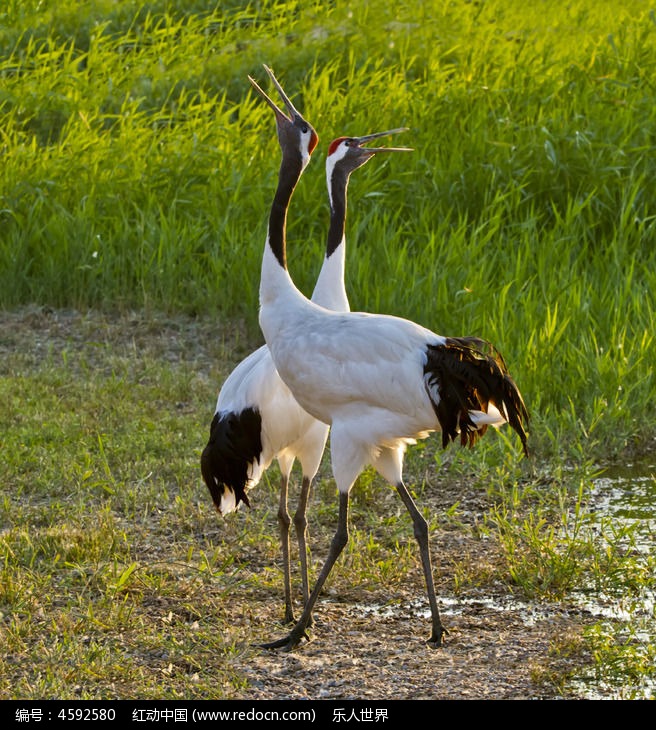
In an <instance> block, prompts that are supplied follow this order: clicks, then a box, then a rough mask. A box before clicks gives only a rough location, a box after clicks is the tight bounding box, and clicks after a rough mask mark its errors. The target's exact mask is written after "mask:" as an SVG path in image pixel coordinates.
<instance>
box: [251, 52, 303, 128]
mask: <svg viewBox="0 0 656 730" xmlns="http://www.w3.org/2000/svg"><path fill="white" fill-rule="evenodd" d="M263 65H264V64H263ZM264 70H265V71H266V72H267V74H268V75H269V78H270V79H271V81H273V85H274V86H275V87H276V89H277V90H278V93H279V94H280V96H281V98H282V100H283V103H284V105H285V107H286V109H287V114H285V112H284V111H282V109H281V108H280V107H279V106H278V105H277V104H276V103H275V102H274V101H273V99H271V97H270V96H269V95H268V94H267V93H266V92H265V91H263V90H262V88H261V87H260V85H259V84H258V83H257V81H255V79H254V78H253V77H252V76H249V77H248V80H249V81H250V82H251V85H252V86H253V88H254V89H255V91H257V92H258V94H259V95H260V96H261V97H262V98H263V99H264V101H266V103H267V104H268V105H269V106H270V107H271V108H272V109H273V111H274V113H275V115H276V118H277V119H278V121H283V120H285V121H287V122H289V123H290V124H293V123H294V121H295V120H297V119H300V120H302V119H303V116H302V115H301V114H300V113H299V111H298V110H297V109H296V107H295V106H294V105H293V104H292V102H291V100H290V98H289V97H288V96H287V94H285V91H284V89H283V88H282V86H281V85H280V84H279V83H278V80H277V79H276V77H275V76H274V75H273V71H272V70H271V69H270V68H269V67H268V66H266V65H265V66H264Z"/></svg>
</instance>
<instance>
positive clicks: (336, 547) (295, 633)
mask: <svg viewBox="0 0 656 730" xmlns="http://www.w3.org/2000/svg"><path fill="white" fill-rule="evenodd" d="M348 508H349V495H348V492H340V494H339V518H338V522H337V530H336V532H335V535H334V536H333V539H332V542H331V543H330V550H329V551H328V557H327V558H326V562H325V563H324V565H323V568H322V569H321V573H319V577H318V578H317V582H316V584H315V586H314V589H313V590H312V593H311V594H310V597H309V598H308V602H307V603H306V604H305V608H304V609H303V614H302V615H301V618H300V619H299V620H298V621H297V623H296V624H295V625H294V628H293V629H292V630H291V631H290V633H289V634H288V635H287V636H286V637H284V638H283V639H278V640H277V641H271V642H269V643H267V644H262V645H261V646H262V648H264V649H283V650H285V651H291V650H292V649H294V647H296V646H297V645H298V644H299V643H300V641H301V639H303V638H306V639H307V638H308V636H307V634H306V631H305V630H306V629H307V627H308V626H309V623H310V619H311V616H312V609H313V608H314V604H315V603H316V601H317V598H318V597H319V594H320V593H321V589H322V588H323V584H324V583H325V582H326V578H327V577H328V575H329V574H330V571H331V570H332V567H333V565H334V564H335V562H336V560H337V558H338V557H339V556H340V553H341V552H342V550H343V549H344V547H345V545H346V543H347V542H348Z"/></svg>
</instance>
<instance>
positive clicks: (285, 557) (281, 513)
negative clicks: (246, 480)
mask: <svg viewBox="0 0 656 730" xmlns="http://www.w3.org/2000/svg"><path fill="white" fill-rule="evenodd" d="M287 488H288V479H287V476H286V475H285V474H283V475H282V479H281V480H280V503H279V505H278V529H279V531H280V546H281V548H282V569H283V575H284V582H285V623H288V624H292V623H294V621H296V619H295V618H294V608H293V606H292V576H291V564H290V559H289V526H290V524H291V518H290V517H289V511H288V509H287Z"/></svg>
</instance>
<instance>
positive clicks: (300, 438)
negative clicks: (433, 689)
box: [201, 97, 405, 623]
mask: <svg viewBox="0 0 656 730" xmlns="http://www.w3.org/2000/svg"><path fill="white" fill-rule="evenodd" d="M284 98H285V104H286V106H287V109H288V112H289V114H290V117H289V118H288V117H287V116H285V114H284V113H283V112H282V111H281V110H278V111H276V120H277V122H278V126H280V125H283V126H284V127H288V126H290V125H291V126H292V127H293V125H294V120H295V119H296V120H300V119H301V116H300V114H298V112H297V111H296V110H295V109H294V107H293V106H292V105H291V102H289V100H288V99H287V98H286V97H284ZM299 129H300V130H301V131H302V129H303V127H302V126H301V127H299ZM401 131H405V130H402V129H392V130H389V131H387V132H379V133H376V134H369V135H366V136H364V137H340V138H338V139H336V140H334V141H333V142H332V143H331V145H330V147H329V149H328V155H327V158H326V182H327V186H328V198H329V203H330V227H329V231H328V238H327V242H326V254H325V258H324V262H323V265H322V267H321V271H320V273H319V277H318V279H317V283H316V285H315V288H314V293H313V295H312V300H313V301H315V302H317V303H318V304H320V305H322V306H324V307H327V308H329V309H334V310H338V311H348V309H349V301H348V298H347V295H346V289H345V286H344V265H345V235H344V230H345V221H346V200H347V188H348V182H349V177H350V175H351V173H352V172H354V171H355V170H356V169H357V168H359V167H361V166H362V165H364V164H365V163H366V162H367V161H368V160H370V159H371V158H372V157H373V156H374V155H375V154H377V153H379V152H391V151H400V150H402V149H403V148H393V147H378V148H366V147H364V146H363V145H365V144H366V143H367V142H370V141H371V140H373V139H377V138H379V137H382V136H385V135H390V134H395V133H397V132H401ZM288 138H291V139H295V138H294V136H293V135H291V134H290V135H289V136H288V137H287V136H286V137H284V139H285V140H286V141H287V139H288ZM299 139H300V141H301V143H302V144H305V137H303V135H299ZM296 144H298V143H296ZM309 152H311V150H309ZM285 154H287V155H289V152H288V151H287V149H286V147H283V167H285V166H286V165H288V163H287V162H286V160H285V157H284V156H285ZM301 156H302V155H301ZM308 159H309V158H308ZM296 169H298V168H294V170H296ZM292 174H296V172H295V171H294V172H293V173H292ZM328 430H329V426H328V425H327V424H325V423H322V422H321V421H317V420H316V419H315V418H313V417H312V416H310V415H309V414H308V413H306V412H305V411H304V410H303V409H302V408H301V407H300V406H299V405H298V403H297V402H296V400H295V399H294V397H293V396H292V394H291V392H290V391H289V388H288V387H287V386H286V385H285V384H284V383H283V381H282V380H281V379H280V376H279V375H278V373H277V371H276V368H275V366H274V364H273V360H272V359H271V354H270V353H269V349H268V347H267V346H266V345H263V346H262V347H260V348H258V349H257V350H255V351H254V352H253V353H251V354H250V355H249V356H248V357H247V358H245V359H244V360H242V361H241V362H240V363H239V364H238V365H237V367H236V368H235V369H234V370H233V371H232V372H231V373H230V375H229V376H228V377H227V379H226V380H225V382H224V383H223V385H222V387H221V390H220V392H219V396H218V399H217V403H216V409H215V413H214V417H213V419H212V423H211V426H210V436H209V440H208V442H207V445H206V447H205V449H204V450H203V453H202V455H201V473H202V476H203V479H204V481H205V483H206V485H207V487H208V489H209V492H210V494H211V496H212V499H213V501H214V504H215V506H216V509H217V510H218V511H219V513H220V514H222V515H225V514H228V513H229V512H232V511H234V510H236V509H237V508H238V507H239V506H240V504H241V503H245V504H247V505H249V498H248V496H247V493H248V492H249V491H250V490H251V489H252V488H253V487H255V486H256V485H257V484H258V482H259V481H260V479H261V477H262V474H263V473H264V472H265V471H266V469H268V468H269V466H270V465H271V463H272V462H273V461H274V460H277V462H278V465H279V467H280V474H281V482H280V500H279V506H278V526H279V531H280V541H281V547H282V559H283V575H284V590H285V621H286V622H288V623H291V622H293V621H294V620H295V619H294V611H293V601H292V590H291V565H290V539H289V533H290V525H291V519H290V515H289V511H288V505H287V496H288V485H289V477H290V474H291V470H292V467H293V465H294V462H295V460H296V459H298V461H299V463H300V465H301V469H302V484H301V491H300V496H299V502H298V507H297V510H296V513H295V515H294V527H295V530H296V536H297V540H298V545H299V559H300V563H301V581H302V589H303V603H304V604H305V603H306V602H307V600H308V597H309V594H310V589H309V581H308V564H307V554H308V550H307V516H306V515H307V505H308V499H309V493H310V487H311V484H312V480H313V479H314V477H315V476H316V473H317V471H318V469H319V466H320V463H321V458H322V456H323V452H324V449H325V445H326V440H327V438H328Z"/></svg>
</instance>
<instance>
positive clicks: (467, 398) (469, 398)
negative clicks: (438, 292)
mask: <svg viewBox="0 0 656 730" xmlns="http://www.w3.org/2000/svg"><path fill="white" fill-rule="evenodd" d="M426 356H427V359H426V364H425V366H424V376H425V379H426V388H427V390H428V394H429V396H431V391H432V392H433V393H437V394H438V395H439V398H434V397H432V396H431V402H432V404H433V409H434V410H435V415H436V416H437V419H438V421H439V422H440V427H441V429H442V446H443V447H446V446H447V445H448V443H449V442H450V441H455V440H456V438H457V437H458V435H459V436H460V442H461V444H462V445H463V446H465V445H468V446H472V445H473V444H474V443H475V442H476V440H477V439H479V438H480V437H481V436H483V434H484V433H485V431H486V430H487V426H485V425H483V426H477V425H476V424H475V423H474V421H472V419H471V417H470V415H469V411H483V412H484V413H487V412H488V405H489V404H490V403H492V404H493V405H494V406H495V407H496V408H497V409H498V410H499V412H500V413H501V415H502V416H503V417H504V418H505V419H506V421H507V422H508V424H509V425H510V427H511V428H512V429H513V430H514V431H516V432H517V434H518V435H519V438H520V439H521V442H522V448H523V450H524V453H525V454H526V455H527V456H528V447H527V435H526V430H525V426H527V425H528V420H529V417H528V411H527V409H526V406H525V405H524V399H523V398H522V395H521V393H520V392H519V389H518V388H517V386H516V385H515V382H514V381H513V379H512V378H511V377H510V375H509V374H508V370H507V368H506V364H505V362H504V360H503V357H502V356H501V354H500V353H499V352H498V351H497V350H496V348H495V347H494V346H493V345H492V344H490V343H489V342H486V341H485V340H482V339H480V338H478V337H448V338H447V339H446V342H445V344H443V345H428V346H427V348H426Z"/></svg>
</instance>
